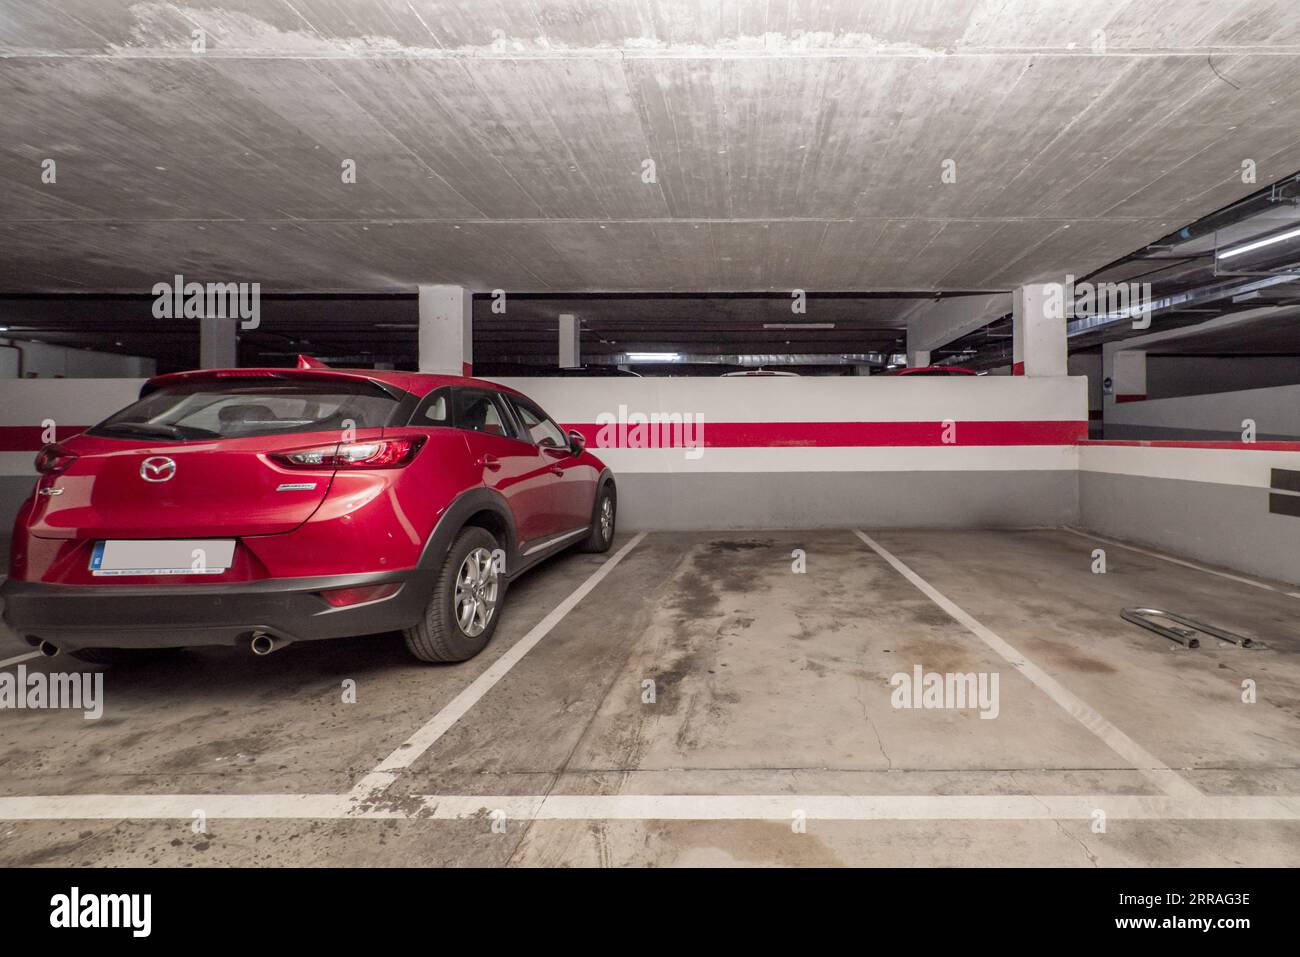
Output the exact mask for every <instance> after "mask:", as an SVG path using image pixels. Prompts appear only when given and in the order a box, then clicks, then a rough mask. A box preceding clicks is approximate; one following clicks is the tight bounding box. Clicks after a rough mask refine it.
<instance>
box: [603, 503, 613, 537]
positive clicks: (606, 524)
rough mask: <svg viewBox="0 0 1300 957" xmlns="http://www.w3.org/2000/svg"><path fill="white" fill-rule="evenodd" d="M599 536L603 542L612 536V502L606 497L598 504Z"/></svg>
mask: <svg viewBox="0 0 1300 957" xmlns="http://www.w3.org/2000/svg"><path fill="white" fill-rule="evenodd" d="M600 535H601V538H603V539H604V540H605V541H609V540H610V539H611V538H612V537H613V535H614V500H613V499H612V498H611V497H610V496H608V495H606V496H605V500H604V501H603V502H601V503H600Z"/></svg>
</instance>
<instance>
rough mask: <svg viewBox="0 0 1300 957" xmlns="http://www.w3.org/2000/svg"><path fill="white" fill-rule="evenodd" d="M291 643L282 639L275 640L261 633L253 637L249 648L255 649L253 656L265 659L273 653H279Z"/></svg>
mask: <svg viewBox="0 0 1300 957" xmlns="http://www.w3.org/2000/svg"><path fill="white" fill-rule="evenodd" d="M287 644H289V642H287V641H284V640H283V639H280V638H273V637H271V636H270V635H268V634H267V633H266V632H264V631H259V632H258V633H257V634H255V635H254V636H253V640H252V642H250V644H249V646H250V647H251V648H252V649H253V654H255V655H257V656H258V657H265V656H266V655H269V654H270V653H271V652H273V651H279V650H280V649H281V648H283V647H284V646H285V645H287Z"/></svg>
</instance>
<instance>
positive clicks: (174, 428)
mask: <svg viewBox="0 0 1300 957" xmlns="http://www.w3.org/2000/svg"><path fill="white" fill-rule="evenodd" d="M397 406H398V401H397V400H396V399H394V398H393V397H392V396H390V395H388V393H386V392H384V391H383V390H382V389H380V388H379V387H378V386H376V385H373V384H371V383H368V382H349V381H347V380H338V381H332V382H312V381H297V382H293V381H288V380H281V381H276V380H274V379H260V378H259V379H224V380H218V381H205V382H187V383H179V384H177V385H172V386H165V387H164V388H161V389H158V390H157V391H154V392H151V393H149V394H148V395H146V396H145V397H144V398H142V399H141V400H140V401H139V402H136V403H135V404H134V405H129V406H127V407H126V408H125V409H123V410H122V411H121V412H118V413H117V414H116V415H113V416H111V417H109V418H108V419H105V420H104V421H103V422H101V423H100V424H99V425H97V426H95V427H94V428H93V429H91V430H90V432H91V434H92V435H102V436H110V437H114V438H145V439H163V440H172V441H176V442H185V441H190V440H194V439H216V438H221V439H227V438H243V437H245V436H254V435H282V434H285V433H290V432H326V431H334V430H339V429H345V428H349V427H352V428H357V429H367V428H379V427H381V426H385V425H388V424H390V419H391V418H392V417H393V414H394V412H395V411H396V410H397Z"/></svg>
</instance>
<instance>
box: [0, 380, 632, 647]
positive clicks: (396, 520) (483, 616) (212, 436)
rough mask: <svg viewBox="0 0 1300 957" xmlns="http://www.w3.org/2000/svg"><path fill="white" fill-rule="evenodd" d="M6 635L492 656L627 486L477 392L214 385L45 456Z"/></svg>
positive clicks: (325, 384)
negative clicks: (512, 604)
mask: <svg viewBox="0 0 1300 957" xmlns="http://www.w3.org/2000/svg"><path fill="white" fill-rule="evenodd" d="M36 468H37V471H38V472H39V473H40V479H39V480H38V482H37V486H36V490H35V493H34V494H33V495H32V497H31V498H29V499H28V500H27V501H26V502H25V503H24V504H23V507H22V508H21V509H20V511H19V514H18V519H17V522H16V524H15V528H14V537H13V551H12V556H11V560H10V571H9V576H10V577H9V580H8V581H6V582H5V583H4V586H3V587H2V588H0V595H2V596H3V598H4V618H5V621H6V622H7V623H8V625H9V627H11V628H12V629H13V630H14V631H15V632H17V633H18V634H19V635H20V636H22V637H23V638H25V639H26V640H27V641H28V642H29V643H30V644H32V645H34V646H38V647H40V648H41V650H42V651H44V652H45V653H46V654H57V653H58V652H59V651H68V652H70V653H71V654H72V655H74V656H75V657H78V658H81V659H83V660H87V661H95V662H106V661H109V660H117V659H121V658H123V657H129V656H130V655H131V653H132V652H139V651H140V650H142V649H159V648H175V647H183V646H191V645H210V644H218V645H233V644H240V643H249V644H251V646H252V649H253V651H254V652H256V653H258V654H267V653H269V652H271V651H273V650H275V648H277V647H279V646H280V645H283V644H286V643H288V642H293V641H304V640H313V639H317V638H338V637H342V636H346V635H365V634H372V633H377V632H386V631H401V632H402V633H403V634H404V636H405V638H406V645H407V647H408V648H409V649H410V651H411V652H412V653H413V654H414V655H415V656H416V657H417V658H419V659H421V660H423V661H464V660H465V659H467V658H470V657H473V656H474V655H476V654H478V652H480V651H481V650H482V649H483V647H484V646H485V645H486V644H487V643H488V640H489V639H490V638H491V637H492V633H493V631H494V630H495V629H496V626H497V622H498V621H499V620H500V606H501V602H502V599H503V598H504V597H505V592H506V588H507V586H508V584H509V583H510V582H511V581H512V580H513V579H514V578H516V577H517V576H518V575H520V574H522V573H523V572H524V571H526V570H527V569H528V568H529V567H531V566H533V565H535V564H536V563H537V562H539V561H541V560H542V559H544V558H547V557H548V556H550V555H554V554H555V553H557V552H559V551H561V550H563V549H566V548H568V547H570V546H572V545H581V547H582V548H583V549H584V550H586V551H595V552H603V551H605V550H607V549H608V548H609V546H610V542H611V541H612V540H613V537H614V516H615V509H616V506H617V501H618V499H617V492H616V489H615V486H614V478H613V475H612V474H611V473H610V471H609V469H608V468H606V467H605V466H604V465H603V464H602V463H601V461H600V460H599V459H597V458H596V457H595V456H594V455H592V454H591V453H590V452H588V451H587V450H586V449H585V448H584V441H583V437H582V435H581V434H580V433H577V432H570V433H568V434H567V435H566V434H565V433H564V431H563V430H562V429H561V428H560V427H559V426H558V425H556V424H555V421H554V420H553V419H551V418H550V417H549V416H547V414H546V413H545V412H543V411H542V410H541V409H540V408H539V407H538V406H537V405H536V404H535V403H534V402H532V401H531V400H529V399H528V398H527V397H526V396H524V395H521V394H520V393H518V392H516V391H515V390H513V389H508V388H505V387H504V386H499V385H494V384H493V383H490V382H486V381H483V380H480V379H468V378H461V377H459V376H441V375H418V374H415V373H404V372H378V371H369V370H356V371H353V370H335V369H328V368H325V367H323V366H321V365H320V364H319V363H317V362H315V361H314V360H303V361H302V362H300V364H299V368H297V369H218V370H205V371H200V372H182V373H176V374H173V375H163V376H158V377H156V378H153V379H150V380H149V381H148V382H147V383H145V385H144V388H143V389H142V390H141V394H140V400H139V401H138V402H136V403H135V404H133V405H131V406H128V407H127V408H125V409H123V410H122V411H121V412H118V413H117V414H116V415H113V416H110V417H109V418H108V419H105V420H104V421H103V422H101V423H100V424H99V425H97V426H95V427H94V428H92V429H89V430H88V431H86V432H84V433H82V434H81V435H78V436H75V437H74V438H71V439H68V440H66V441H63V442H60V443H59V444H57V445H50V446H47V447H46V448H45V449H43V450H42V451H41V453H40V455H39V456H38V457H37V460H36Z"/></svg>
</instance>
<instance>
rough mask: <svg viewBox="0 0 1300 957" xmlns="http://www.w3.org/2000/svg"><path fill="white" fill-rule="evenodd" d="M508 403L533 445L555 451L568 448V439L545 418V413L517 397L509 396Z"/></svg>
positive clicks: (561, 430)
mask: <svg viewBox="0 0 1300 957" xmlns="http://www.w3.org/2000/svg"><path fill="white" fill-rule="evenodd" d="M510 401H511V403H512V404H513V405H514V407H515V411H516V412H518V413H519V421H520V422H522V423H523V426H524V430H525V431H526V432H527V433H528V438H529V439H530V440H531V441H532V443H533V444H534V445H542V446H548V447H550V448H555V449H563V448H568V446H569V437H568V436H567V435H565V434H564V430H563V429H561V428H560V427H559V426H558V425H556V424H555V423H554V422H552V421H551V420H550V419H548V418H547V417H546V413H545V412H543V411H542V410H541V409H539V408H538V407H537V406H535V405H533V404H532V403H531V402H528V401H526V400H523V399H520V398H519V397H518V396H511V397H510Z"/></svg>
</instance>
